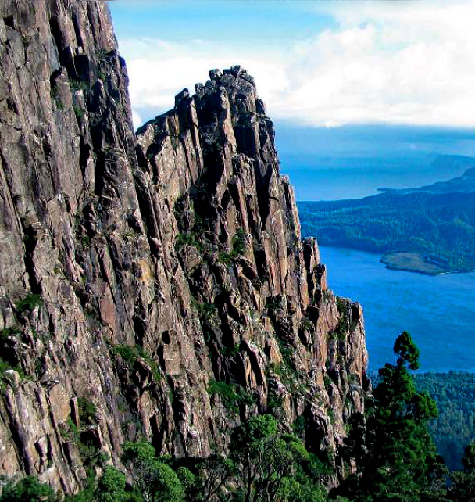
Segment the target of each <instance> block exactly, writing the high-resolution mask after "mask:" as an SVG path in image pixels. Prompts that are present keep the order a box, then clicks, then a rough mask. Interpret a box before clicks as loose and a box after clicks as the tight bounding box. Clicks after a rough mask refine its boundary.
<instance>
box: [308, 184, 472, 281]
mask: <svg viewBox="0 0 475 502" xmlns="http://www.w3.org/2000/svg"><path fill="white" fill-rule="evenodd" d="M299 214H300V220H301V223H302V232H303V234H304V235H305V236H311V235H317V236H318V241H319V243H320V244H321V245H324V246H336V247H345V248H351V249H360V250H363V251H368V252H372V253H381V254H385V255H387V254H393V253H413V254H415V255H419V259H418V260H417V261H418V262H419V263H418V264H416V266H413V267H412V270H415V271H419V272H426V273H440V272H467V271H470V270H473V269H475V254H474V253H473V249H474V246H475V193H446V194H432V193H427V192H418V193H410V194H399V193H383V194H380V195H375V196H371V197H366V198H364V199H354V200H341V201H332V202H300V203H299ZM413 258H414V257H413ZM424 264H426V266H424ZM392 265H393V267H394V268H398V263H397V262H395V263H392ZM401 268H411V267H401Z"/></svg>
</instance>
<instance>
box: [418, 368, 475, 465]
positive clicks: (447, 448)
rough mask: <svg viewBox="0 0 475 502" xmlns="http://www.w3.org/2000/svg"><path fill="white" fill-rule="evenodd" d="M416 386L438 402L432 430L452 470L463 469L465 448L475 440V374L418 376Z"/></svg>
mask: <svg viewBox="0 0 475 502" xmlns="http://www.w3.org/2000/svg"><path fill="white" fill-rule="evenodd" d="M415 383H416V388H417V389H418V390H419V391H426V392H428V393H429V395H430V397H431V398H432V399H434V400H435V402H436V403H437V408H438V409H439V416H438V417H437V418H436V419H435V420H433V421H431V422H430V424H429V432H430V434H431V436H432V438H433V439H434V442H435V444H436V446H437V451H438V452H439V454H440V455H441V456H442V457H443V458H444V460H445V462H446V464H447V466H448V467H449V469H451V470H456V469H461V468H462V464H461V459H462V456H463V454H464V448H465V446H466V445H467V444H469V443H470V442H471V441H472V440H474V439H475V374H473V373H462V372H453V371H450V372H449V373H425V374H420V375H416V376H415Z"/></svg>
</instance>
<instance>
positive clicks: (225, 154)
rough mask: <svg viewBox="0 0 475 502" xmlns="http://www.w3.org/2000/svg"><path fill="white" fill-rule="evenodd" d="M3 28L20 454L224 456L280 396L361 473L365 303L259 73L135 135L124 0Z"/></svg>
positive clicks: (5, 386) (0, 229)
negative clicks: (348, 439)
mask: <svg viewBox="0 0 475 502" xmlns="http://www.w3.org/2000/svg"><path fill="white" fill-rule="evenodd" d="M0 42H1V46H0V70H1V73H0V75H1V79H0V89H1V93H0V159H1V170H0V176H1V183H0V204H1V211H0V243H1V253H0V288H1V289H0V295H1V298H0V329H1V337H0V338H1V340H0V343H1V346H2V347H1V361H0V369H1V372H2V374H1V375H0V377H1V399H0V445H1V448H0V473H1V474H7V475H12V474H14V473H28V474H33V475H38V476H39V477H40V479H41V480H42V481H47V482H49V483H51V484H52V485H53V486H54V487H55V488H57V489H62V490H63V491H65V492H67V493H70V492H74V491H75V490H77V488H78V486H79V485H80V484H81V483H82V481H83V480H84V478H85V476H86V472H85V469H84V466H85V465H87V463H88V460H90V456H91V455H96V454H98V453H105V454H107V455H109V456H110V458H111V460H112V462H113V463H114V464H115V465H118V466H120V460H119V456H120V451H121V444H122V443H123V441H124V440H126V439H134V438H136V437H138V436H139V435H141V434H143V435H144V436H145V437H147V438H149V439H150V440H151V441H152V442H153V444H154V445H155V447H156V449H157V451H158V452H162V453H166V452H168V453H171V454H173V455H178V456H207V455H209V454H210V453H211V452H213V451H222V450H223V449H225V448H226V444H227V441H228V440H229V439H228V438H229V431H230V430H231V428H232V427H234V426H235V425H236V424H238V423H239V422H240V420H242V419H244V418H245V417H247V416H250V415H252V414H255V413H261V412H266V411H267V412H269V411H272V412H273V413H275V414H276V415H278V416H279V417H280V419H281V420H282V422H283V423H286V424H288V426H289V427H290V425H291V424H292V423H294V422H295V421H296V420H300V421H302V420H303V422H304V424H305V427H304V431H302V434H303V435H304V438H305V442H306V445H307V447H308V449H309V450H311V451H314V452H316V453H318V454H320V455H321V456H322V457H325V458H327V457H328V456H329V454H330V453H331V455H330V457H331V462H332V463H333V465H334V466H335V467H336V468H337V471H338V473H339V475H343V473H344V462H347V463H349V464H351V459H344V458H343V457H342V456H341V451H340V446H341V445H342V443H343V438H344V437H345V435H346V430H347V428H346V424H347V422H348V420H349V418H350V417H351V416H352V415H353V414H358V413H361V412H362V411H363V408H364V397H365V392H366V391H365V389H366V386H367V384H368V383H367V379H366V374H365V369H366V362H367V356H366V349H365V338H364V328H363V320H362V312H361V308H360V307H359V305H357V304H352V303H351V302H350V301H348V300H343V299H337V298H335V297H334V296H333V294H332V293H331V292H330V291H329V290H328V289H327V286H326V280H325V277H326V271H325V267H324V265H322V264H321V263H320V260H319V254H318V248H317V245H316V243H315V241H314V240H306V241H304V242H302V241H301V238H300V228H299V221H298V215H297V209H296V205H295V200H294V195H293V191H292V188H291V187H290V186H289V183H288V181H287V180H286V179H285V178H283V177H281V176H280V175H279V166H278V159H277V154H276V151H275V146H274V137H273V136H274V134H273V126H272V122H271V121H270V119H269V118H268V117H267V116H266V115H265V110H264V105H263V103H262V102H261V101H260V100H259V99H258V98H257V95H256V90H255V85H254V81H253V80H252V78H251V77H250V76H249V75H248V74H247V73H246V72H245V71H244V70H242V69H241V68H239V67H233V68H231V69H230V70H227V71H225V72H224V73H220V72H217V71H213V72H211V73H210V81H209V82H207V83H206V84H205V85H204V86H202V85H199V86H197V90H196V96H194V97H191V96H189V94H188V92H187V91H183V92H182V93H181V94H179V95H178V96H177V98H176V103H175V107H174V109H173V110H171V111H170V112H169V113H167V114H165V115H163V116H161V117H157V119H156V120H154V121H152V122H150V123H149V124H146V125H145V126H144V127H143V128H141V129H140V131H139V133H138V137H137V138H135V136H134V133H133V130H132V125H131V113H130V106H129V99H128V94H127V74H126V69H125V63H124V61H123V60H122V59H121V58H120V57H119V55H118V53H117V46H116V42H115V38H114V35H113V31H112V27H111V23H110V18H109V13H108V10H107V6H106V4H105V3H104V2H102V1H99V0H97V1H94V0H92V1H88V2H82V1H79V0H42V1H40V2H38V1H33V0H24V1H23V2H22V3H21V4H20V5H19V4H18V3H17V2H14V1H13V0H6V1H4V2H2V4H1V6H0ZM300 417H303V419H301V418H300ZM85 445H86V446H87V447H88V448H85V447H84V446H85Z"/></svg>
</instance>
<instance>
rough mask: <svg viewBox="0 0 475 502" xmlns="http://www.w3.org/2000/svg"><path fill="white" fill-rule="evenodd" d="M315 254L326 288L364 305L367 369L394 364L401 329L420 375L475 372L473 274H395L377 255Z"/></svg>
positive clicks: (338, 251)
mask: <svg viewBox="0 0 475 502" xmlns="http://www.w3.org/2000/svg"><path fill="white" fill-rule="evenodd" d="M320 250H321V256H322V262H323V263H325V264H326V265H327V268H328V283H329V287H330V289H332V290H333V291H334V292H335V293H336V294H338V295H340V296H344V297H349V298H351V299H352V300H354V301H358V302H360V303H361V304H362V305H363V308H364V316H365V326H366V334H367V347H368V351H369V368H370V370H376V369H377V368H379V367H381V366H383V365H384V364H385V363H386V362H393V352H392V347H393V345H394V340H395V339H396V337H397V335H399V334H400V333H401V332H402V331H404V330H406V331H409V332H410V333H411V334H412V336H413V338H414V340H415V342H416V343H417V345H418V347H419V348H420V350H421V371H439V372H445V371H449V370H464V371H475V326H474V320H475V273H472V274H445V275H439V276H435V277H430V276H426V275H420V274H414V273H410V272H396V271H391V270H387V269H386V268H385V266H384V265H383V264H382V263H380V262H379V259H380V256H379V255H376V254H370V253H364V252H362V251H353V250H347V249H336V248H330V247H321V248H320Z"/></svg>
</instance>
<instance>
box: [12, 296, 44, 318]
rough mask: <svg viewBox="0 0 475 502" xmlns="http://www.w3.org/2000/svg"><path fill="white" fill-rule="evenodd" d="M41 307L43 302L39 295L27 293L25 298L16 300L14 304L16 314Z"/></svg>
mask: <svg viewBox="0 0 475 502" xmlns="http://www.w3.org/2000/svg"><path fill="white" fill-rule="evenodd" d="M41 305H43V300H42V298H41V296H40V295H34V294H32V293H29V294H27V295H26V296H25V298H23V299H21V300H18V301H17V302H16V303H15V308H16V311H17V313H18V314H25V313H29V312H31V311H33V310H34V309H35V308H36V307H40V306H41Z"/></svg>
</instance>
